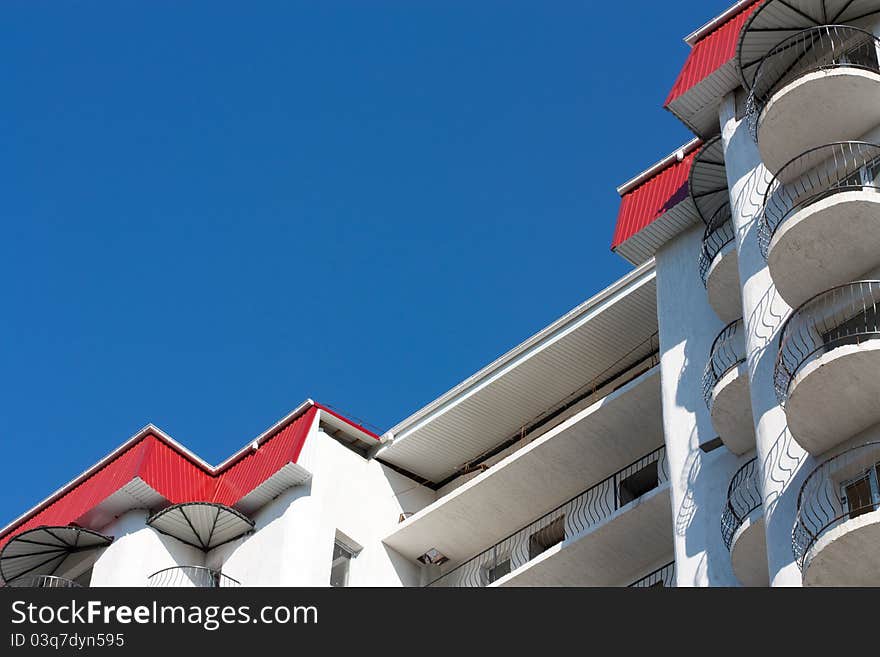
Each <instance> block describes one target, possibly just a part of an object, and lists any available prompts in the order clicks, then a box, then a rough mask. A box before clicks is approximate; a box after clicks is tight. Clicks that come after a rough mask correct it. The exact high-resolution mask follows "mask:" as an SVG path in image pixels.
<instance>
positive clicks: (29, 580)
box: [7, 575, 81, 589]
mask: <svg viewBox="0 0 880 657" xmlns="http://www.w3.org/2000/svg"><path fill="white" fill-rule="evenodd" d="M7 586H10V587H12V588H27V589H78V588H81V586H80V585H79V584H77V583H76V582H74V581H73V580H72V579H68V578H66V577H58V576H56V575H38V576H35V577H21V578H19V579H16V580H13V581H12V582H10V583H9V584H7Z"/></svg>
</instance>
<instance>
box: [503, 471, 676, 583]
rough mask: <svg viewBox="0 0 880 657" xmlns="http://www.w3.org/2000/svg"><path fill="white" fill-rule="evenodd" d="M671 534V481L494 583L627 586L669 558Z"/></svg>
mask: <svg viewBox="0 0 880 657" xmlns="http://www.w3.org/2000/svg"><path fill="white" fill-rule="evenodd" d="M672 536H673V526H672V505H671V502H670V492H669V483H668V482H666V483H663V484H661V485H660V486H659V487H657V488H656V489H655V490H653V491H651V492H649V493H647V494H645V495H644V496H642V497H640V498H638V499H637V500H635V501H633V502H631V503H630V504H628V505H626V506H624V507H622V508H621V509H619V510H617V511H616V512H615V513H614V514H612V515H611V516H609V517H608V518H607V519H606V520H604V521H602V522H601V523H598V524H596V525H593V526H592V527H589V528H588V529H586V530H585V531H584V532H582V533H580V534H577V535H575V536H573V537H571V538H570V539H566V540H565V541H563V542H562V543H560V544H558V545H556V546H554V547H552V548H550V549H549V550H547V551H546V552H544V553H543V554H541V555H539V556H538V557H536V558H535V559H532V560H531V561H529V562H528V563H526V564H525V565H524V566H522V567H521V568H519V569H517V570H515V571H513V572H512V573H510V574H509V575H507V576H505V577H503V578H501V579H499V580H498V581H497V582H495V583H494V584H492V586H499V587H500V586H504V587H519V586H626V585H628V584H629V583H630V582H632V581H634V579H636V578H637V577H638V575H639V573H642V572H644V571H645V570H646V569H647V568H649V567H651V566H653V565H655V564H657V563H660V562H661V561H663V560H664V559H667V560H668V558H669V556H671V555H672V551H673V545H672Z"/></svg>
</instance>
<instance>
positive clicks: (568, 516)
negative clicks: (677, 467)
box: [428, 447, 669, 587]
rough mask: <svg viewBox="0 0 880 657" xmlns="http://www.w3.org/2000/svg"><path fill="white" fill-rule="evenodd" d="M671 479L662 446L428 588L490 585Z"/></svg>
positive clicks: (480, 554) (432, 583) (443, 576)
mask: <svg viewBox="0 0 880 657" xmlns="http://www.w3.org/2000/svg"><path fill="white" fill-rule="evenodd" d="M633 475H639V476H636V477H634V476H633ZM668 479H669V474H668V472H667V464H666V448H665V447H660V448H658V449H655V450H654V451H653V452H651V453H650V454H647V455H646V456H643V457H642V458H640V459H639V460H637V461H635V462H633V463H631V464H630V465H628V466H626V467H625V468H623V469H621V470H618V471H617V472H615V473H614V474H613V475H611V476H610V477H608V478H606V479H604V480H602V481H601V482H599V483H598V484H596V485H595V486H592V487H590V488H589V489H587V490H585V491H584V492H583V493H580V494H579V495H577V496H576V497H574V498H572V499H570V500H569V501H568V502H565V503H564V504H561V505H560V506H558V507H556V508H555V509H554V510H553V511H551V512H550V513H547V514H545V515H544V516H542V517H541V518H539V519H538V520H535V521H534V522H532V523H530V524H529V525H526V526H525V527H523V528H522V529H520V530H519V531H516V532H514V533H513V534H510V535H509V536H508V537H507V538H505V539H503V540H501V541H499V542H498V543H496V544H495V545H493V546H492V547H490V548H489V549H487V550H484V551H483V552H480V553H479V554H478V555H477V556H475V557H473V558H471V559H469V560H468V561H466V562H464V563H463V564H461V565H460V566H458V567H456V568H454V569H453V570H451V571H450V572H448V573H445V574H444V575H442V576H440V577H438V578H437V579H435V580H434V581H433V582H431V583H430V584H428V586H447V587H480V586H488V585H489V584H491V583H492V582H494V581H496V580H497V579H499V578H500V577H502V576H504V575H506V574H507V573H509V572H513V571H515V570H516V569H517V568H520V567H522V566H524V565H525V564H527V563H528V562H529V561H531V560H532V559H534V558H535V557H537V556H538V555H539V554H541V553H542V552H544V551H546V550H547V549H549V548H550V547H552V546H553V545H556V544H557V543H560V542H562V541H563V540H566V539H569V538H571V537H573V536H576V535H578V534H580V533H581V532H583V531H585V530H587V529H588V528H590V527H592V526H594V525H596V524H598V523H600V522H602V521H603V520H605V519H606V518H609V517H610V516H611V515H612V514H614V512H615V511H617V510H618V509H620V508H622V507H624V506H626V505H627V504H629V503H631V502H633V501H634V500H636V499H638V498H639V497H641V496H642V495H644V494H645V493H647V492H649V491H650V490H654V489H655V488H657V487H659V486H660V485H662V484H663V483H665V482H666V481H668Z"/></svg>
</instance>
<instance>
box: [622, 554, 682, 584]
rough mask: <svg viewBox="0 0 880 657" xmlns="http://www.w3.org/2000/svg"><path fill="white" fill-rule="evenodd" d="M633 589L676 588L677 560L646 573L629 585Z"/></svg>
mask: <svg viewBox="0 0 880 657" xmlns="http://www.w3.org/2000/svg"><path fill="white" fill-rule="evenodd" d="M629 588H631V589H674V588H675V562H674V561H673V562H672V563H668V564H666V565H665V566H663V567H662V568H658V569H657V570H655V571H654V572H653V573H650V574H648V575H645V576H644V577H642V578H641V579H640V580H638V581H636V582H633V583H632V584H630V585H629Z"/></svg>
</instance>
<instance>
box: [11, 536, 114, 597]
mask: <svg viewBox="0 0 880 657" xmlns="http://www.w3.org/2000/svg"><path fill="white" fill-rule="evenodd" d="M112 542H113V539H112V538H111V537H108V536H104V535H103V534H99V533H97V532H93V531H91V530H90V529H83V528H82V527H73V526H68V527H37V528H36V529H30V530H28V531H25V532H22V533H21V534H19V535H18V536H15V537H14V538H12V539H11V540H10V541H9V542H8V543H7V544H6V545H5V546H4V547H3V551H2V552H0V577H2V578H3V581H4V582H6V583H7V584H12V583H14V582H15V581H16V580H20V579H21V578H23V577H40V576H43V575H54V574H55V573H57V572H58V570H59V569H60V568H61V566H62V565H63V564H64V562H65V561H66V560H67V559H68V557H70V556H71V555H74V554H78V553H81V552H88V551H92V550H98V549H100V548H105V547H107V546H108V545H110V543H112Z"/></svg>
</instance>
